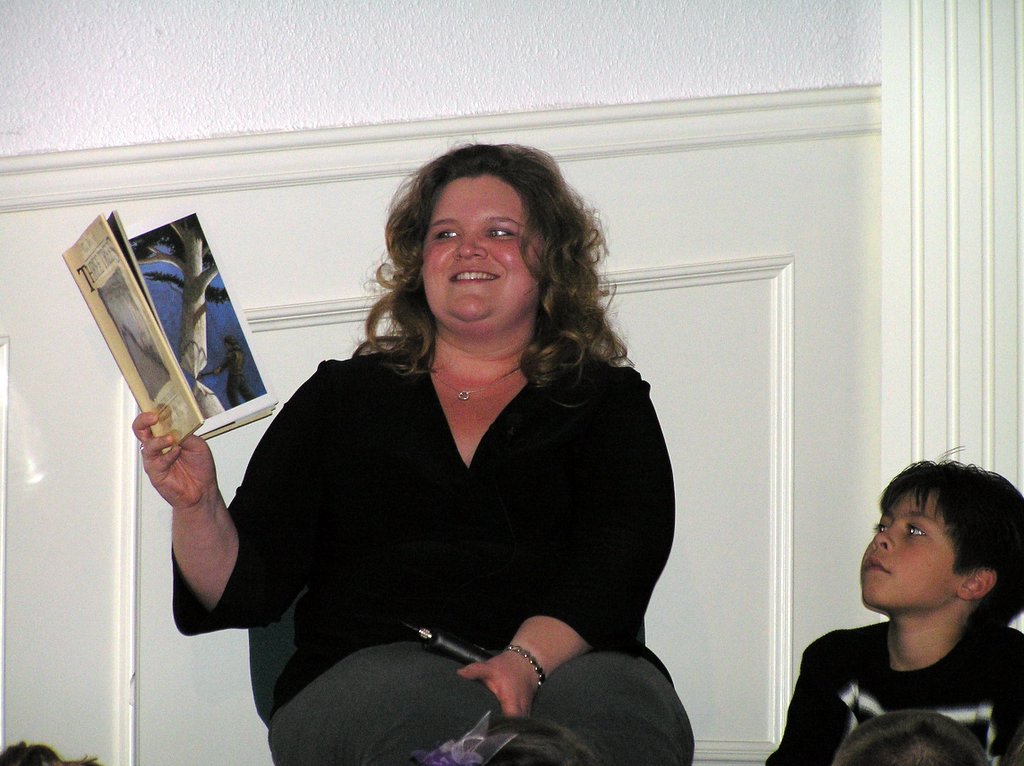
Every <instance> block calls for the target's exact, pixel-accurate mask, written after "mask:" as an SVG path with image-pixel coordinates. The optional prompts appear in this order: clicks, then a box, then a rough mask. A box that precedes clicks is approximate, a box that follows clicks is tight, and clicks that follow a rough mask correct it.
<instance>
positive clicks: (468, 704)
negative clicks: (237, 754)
mask: <svg viewBox="0 0 1024 766" xmlns="http://www.w3.org/2000/svg"><path fill="white" fill-rule="evenodd" d="M458 667H459V664H458V663H457V662H455V661H454V660H450V659H448V658H446V657H439V656H436V655H434V654H431V653H429V652H426V651H424V650H423V648H422V647H421V646H419V645H418V644H415V643H411V642H402V643H397V644H389V645H386V646H378V647H373V648H370V649H364V650H362V651H360V652H356V653H355V654H353V655H351V656H349V657H347V658H345V659H344V660H342V661H341V662H339V663H338V664H337V665H335V666H334V667H333V668H331V669H330V670H329V671H327V672H326V673H324V674H323V675H322V676H320V677H319V678H317V679H316V680H315V681H314V682H313V683H311V684H310V685H309V686H307V687H306V688H305V689H304V690H303V691H302V692H301V693H300V694H299V695H298V696H297V697H296V698H295V699H293V700H291V701H290V702H289V703H288V704H286V705H285V706H284V707H282V708H281V709H280V710H278V711H277V713H276V714H275V715H274V718H273V720H272V721H271V725H270V749H271V752H272V754H273V757H274V763H275V764H276V766H405V765H406V764H409V763H410V760H409V756H410V755H411V753H412V752H413V751H414V750H431V749H433V748H434V747H436V746H437V745H438V744H440V743H442V742H445V741H446V740H449V739H457V738H458V737H461V736H462V735H463V734H465V733H466V732H467V731H468V730H469V729H470V728H472V727H473V725H474V724H475V723H476V722H477V721H478V720H479V719H480V717H481V716H482V715H483V714H484V713H485V712H486V711H488V710H492V711H494V712H495V713H498V712H500V707H499V705H498V702H497V699H496V698H495V697H494V695H493V694H491V692H490V691H489V690H488V689H487V687H485V686H484V685H483V684H481V683H479V682H476V681H467V680H465V679H463V678H460V677H459V676H457V675H456V674H455V670H456V668H458ZM532 715H533V717H535V718H542V719H546V720H550V721H554V722H555V723H558V724H561V725H563V726H566V727H568V728H570V729H572V730H574V731H575V732H576V733H577V734H579V735H580V736H582V737H583V738H584V739H585V740H587V741H588V742H589V743H590V745H591V746H592V747H593V748H594V750H595V751H597V753H598V755H600V756H601V757H602V758H603V759H604V761H605V763H606V764H607V765H608V766H627V765H628V766H636V765H637V764H645V765H646V764H650V765H651V766H689V764H690V763H691V762H692V760H693V732H692V730H691V728H690V722H689V719H688V718H687V716H686V711H685V710H684V709H683V706H682V703H681V702H680V701H679V698H678V697H677V696H676V693H675V691H674V690H673V688H672V685H671V684H670V683H669V682H668V681H667V680H666V679H665V677H664V676H663V675H662V674H661V673H660V672H658V670H657V669H656V668H655V667H654V666H653V665H651V664H650V663H649V662H647V661H646V660H643V659H640V658H637V657H630V656H629V655H626V654H621V653H618V652H591V653H589V654H585V655H583V656H582V657H578V658H576V659H575V660H572V661H571V662H568V663H566V664H565V665H563V666H562V667H560V668H558V670H556V671H555V672H554V673H552V674H551V676H550V677H549V678H548V680H547V682H546V683H545V684H544V685H543V686H542V687H541V688H540V689H539V690H538V692H537V696H536V697H535V698H534V702H533V713H532Z"/></svg>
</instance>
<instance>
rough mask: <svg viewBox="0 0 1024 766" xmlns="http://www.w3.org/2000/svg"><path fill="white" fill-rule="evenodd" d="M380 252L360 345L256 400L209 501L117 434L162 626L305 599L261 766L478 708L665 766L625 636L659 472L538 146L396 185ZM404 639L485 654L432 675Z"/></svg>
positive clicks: (667, 478) (193, 450) (202, 452)
mask: <svg viewBox="0 0 1024 766" xmlns="http://www.w3.org/2000/svg"><path fill="white" fill-rule="evenodd" d="M386 240H387V259H386V261H385V263H384V264H383V265H382V266H381V268H380V269H378V281H379V282H380V284H381V285H382V287H383V288H384V293H383V296H382V297H381V298H380V300H379V301H378V302H377V304H376V305H375V307H374V308H373V309H372V311H371V313H370V316H369V317H368V319H367V328H366V340H365V341H364V342H363V343H362V345H361V346H360V347H359V348H358V349H357V351H356V354H355V355H354V356H353V358H352V359H349V360H347V361H341V362H338V361H329V362H324V363H322V364H321V366H320V368H319V369H318V370H317V372H316V374H315V375H313V377H312V378H310V380H308V381H307V382H306V383H305V384H304V385H303V386H302V387H301V388H300V389H299V390H298V391H297V392H296V394H295V396H294V397H293V398H292V399H291V400H290V401H289V402H288V404H287V405H285V407H283V408H282V410H281V412H280V413H279V414H278V416H277V417H276V418H275V420H274V421H273V423H272V424H271V426H270V428H269V429H268V431H267V433H266V435H265V436H264V438H263V440H262V441H261V443H260V445H259V446H258V447H257V449H256V451H255V452H254V454H253V457H252V460H251V462H250V464H249V467H248V469H247V471H246V475H245V479H244V481H243V484H242V486H241V487H240V488H239V490H238V492H237V493H236V496H235V499H234V500H233V501H232V504H231V507H230V509H229V508H228V507H227V506H226V505H225V502H224V500H223V498H222V497H221V495H220V492H219V490H218V488H217V483H216V475H215V469H214V465H213V461H212V458H211V455H210V452H209V449H208V448H207V447H206V445H205V443H204V442H203V441H202V440H201V439H192V438H190V439H186V440H183V441H182V442H181V444H180V446H171V440H170V439H169V438H153V436H152V434H151V432H150V430H149V428H150V426H151V425H152V424H153V423H154V422H155V417H154V416H153V415H151V414H144V415H141V416H140V417H139V419H138V420H137V421H136V423H135V432H136V434H137V436H138V438H139V439H140V441H141V442H142V444H143V460H144V465H145V469H146V472H147V474H148V475H149V477H150V480H151V481H152V482H153V484H154V486H155V487H156V488H157V490H158V491H159V492H160V493H161V495H162V496H163V497H164V498H165V499H166V500H167V501H168V502H169V503H170V504H171V506H172V507H173V509H174V512H173V519H172V530H173V547H174V560H175V604H174V608H175V618H176V620H177V623H178V626H179V628H180V629H181V630H182V631H184V632H186V633H196V632H203V631H209V630H216V629H220V628H224V627H247V626H252V625H261V624H267V623H268V622H271V621H273V620H275V619H277V617H278V616H279V615H280V614H281V613H282V612H283V611H284V610H285V609H286V608H287V607H288V605H289V604H290V603H291V602H292V600H294V599H295V597H296V596H297V595H298V594H299V593H300V592H302V591H303V589H305V592H304V593H303V595H302V596H301V597H300V600H299V603H298V607H297V611H296V618H295V620H296V645H297V651H296V654H295V656H294V657H293V658H292V660H291V662H290V663H289V665H288V666H287V668H286V669H285V671H284V672H283V674H282V676H281V678H280V679H279V681H278V684H277V688H276V693H275V711H276V712H275V714H274V718H273V721H272V723H271V732H270V739H271V749H272V751H273V753H274V758H275V763H278V764H290V763H344V764H348V763H352V764H356V763H372V764H377V763H379V764H388V765H389V766H391V764H395V763H402V762H403V760H402V758H401V754H402V753H404V754H405V758H408V754H409V753H410V752H411V751H412V750H413V749H415V748H416V747H420V746H422V745H423V744H424V743H427V742H429V741H430V740H431V738H433V739H434V740H436V741H443V740H445V739H448V738H450V737H452V736H456V735H457V734H458V733H460V732H464V731H466V730H467V729H468V728H469V727H470V726H471V725H472V724H473V723H474V722H475V721H476V720H478V719H479V717H480V715H481V712H482V711H483V710H487V709H491V708H499V709H500V710H501V712H503V713H505V714H506V715H513V716H523V715H530V714H533V715H536V716H537V717H540V718H546V719H549V720H552V721H555V722H556V723H559V724H561V725H564V726H567V727H569V728H571V729H574V730H576V731H577V732H579V733H580V734H581V735H582V736H584V737H586V738H589V739H590V740H591V742H592V743H593V745H594V747H595V749H596V750H598V751H599V753H600V754H601V755H603V756H604V757H605V758H606V760H607V761H608V762H609V763H611V764H616V763H637V762H643V763H658V764H675V763H689V762H690V759H691V756H692V735H691V733H690V730H689V724H688V722H687V720H686V715H685V712H684V711H683V708H682V706H681V704H680V703H679V700H678V698H677V697H676V696H675V693H674V691H673V690H672V688H671V685H670V683H669V682H668V681H667V679H666V678H665V676H664V675H663V674H662V673H661V672H659V671H658V669H657V667H656V664H657V663H656V659H655V658H653V655H650V653H649V652H646V650H644V649H643V647H642V646H641V645H640V643H639V642H638V641H637V639H636V636H637V634H638V631H639V629H640V627H641V625H642V620H643V614H644V610H645V609H646V606H647V602H648V599H649V598H650V594H651V591H652V589H653V587H654V584H655V581H656V580H657V578H658V575H659V574H660V572H661V569H662V568H663V566H664V564H665V561H666V559H667V556H668V552H669V547H670V545H671V537H672V532H673V529H674V520H673V502H674V501H673V497H674V493H673V488H672V475H671V467H670V465H669V460H668V455H667V450H666V448H665V444H664V439H663V437H662V434H661V430H660V427H659V425H658V421H657V417H656V415H655V413H654V409H653V407H652V405H651V402H650V399H649V396H648V390H649V387H648V385H647V384H646V383H645V382H644V381H643V380H642V379H641V378H640V376H639V375H638V374H637V373H636V372H635V371H634V370H632V369H631V368H630V367H628V366H627V360H626V352H625V348H624V346H623V344H622V342H621V341H620V340H619V338H618V337H617V335H616V334H615V333H614V331H613V330H612V329H611V327H610V325H609V323H608V320H607V317H606V313H605V309H604V304H603V299H604V294H603V293H602V290H601V288H600V285H599V281H598V274H597V264H598V262H599V260H600V258H601V257H602V256H603V255H604V238H603V236H602V234H601V231H600V227H599V225H598V223H597V220H596V217H595V216H594V215H593V214H592V213H591V212H590V211H589V210H588V209H587V208H586V206H585V205H584V204H583V203H582V201H581V200H580V199H579V198H578V197H577V195H576V194H575V193H574V192H573V191H572V190H571V189H570V188H569V187H568V186H567V185H566V184H565V181H564V180H563V179H562V177H561V174H560V173H559V171H558V168H557V166H556V165H555V163H554V161H553V160H551V158H550V157H548V156H547V155H545V154H543V153H541V152H537V151H535V150H532V149H527V148H524V147H516V146H487V145H473V146H466V147H461V148H457V149H455V150H453V151H451V152H448V153H447V154H445V155H443V156H441V157H439V158H438V159H436V160H434V161H432V162H431V163H429V164H428V165H426V166H425V167H424V168H422V169H421V170H420V171H419V172H418V173H416V174H415V175H414V176H413V177H412V178H411V179H410V180H409V181H408V182H407V183H406V185H405V186H404V187H403V188H402V189H401V190H400V191H399V193H398V195H397V196H396V198H395V201H394V202H393V203H392V209H391V213H390V216H389V220H388V224H387V229H386ZM168 447H170V449H169V450H168V451H166V452H165V451H164V450H167V448H168ZM410 624H411V625H417V626H418V625H423V626H427V627H430V628H432V629H443V630H447V631H450V632H452V633H455V634H457V635H459V636H460V637H462V638H463V639H466V640H468V641H470V642H472V643H475V644H477V645H480V646H484V647H487V648H488V649H491V650H493V651H494V652H495V654H494V656H493V657H492V658H491V659H489V660H487V661H485V662H478V663H473V664H470V665H468V666H466V667H459V664H458V663H455V662H454V661H452V660H449V659H447V658H444V657H438V656H435V655H432V654H429V653H426V652H422V651H420V650H419V647H417V646H416V644H415V643H411V642H410V638H412V637H413V636H412V634H411V633H410V631H409V629H408V627H406V626H407V625H410Z"/></svg>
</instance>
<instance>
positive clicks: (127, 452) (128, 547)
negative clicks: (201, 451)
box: [114, 381, 143, 766]
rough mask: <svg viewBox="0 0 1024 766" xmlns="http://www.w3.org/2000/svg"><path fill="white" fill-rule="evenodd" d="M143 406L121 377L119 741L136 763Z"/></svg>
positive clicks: (126, 760)
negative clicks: (136, 423) (134, 432)
mask: <svg viewBox="0 0 1024 766" xmlns="http://www.w3.org/2000/svg"><path fill="white" fill-rule="evenodd" d="M138 412H139V408H138V405H137V404H136V403H135V399H134V398H133V397H132V393H131V390H130V389H129V388H128V384H127V383H125V382H124V381H121V425H120V428H119V429H118V432H119V433H122V434H125V439H124V441H123V442H122V443H121V445H120V446H121V470H120V481H119V482H118V486H119V487H121V493H122V494H121V514H120V520H121V545H120V558H121V562H120V566H119V567H118V570H117V571H118V572H120V574H121V583H120V588H119V591H118V596H119V598H120V609H119V611H120V615H121V617H120V635H119V636H118V647H117V649H118V653H119V660H118V665H117V667H118V677H117V679H116V684H117V685H116V689H117V696H116V699H115V709H116V710H117V711H118V715H117V720H118V727H117V730H116V731H115V733H114V734H115V741H116V744H117V747H118V755H119V758H120V760H119V763H123V764H126V766H135V764H136V763H137V762H138V747H137V743H138V701H139V697H138V692H137V690H136V688H137V687H136V678H137V673H138V669H139V662H138V657H139V637H140V634H141V630H140V626H139V574H140V573H139V529H140V524H141V518H140V515H141V514H140V508H141V494H140V493H141V485H140V483H141V481H142V480H143V478H142V461H141V459H140V452H139V444H138V442H137V441H136V440H135V439H134V438H133V437H132V436H131V422H132V421H133V420H134V419H135V416H136V415H137V414H138Z"/></svg>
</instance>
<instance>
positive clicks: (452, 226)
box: [423, 175, 538, 345]
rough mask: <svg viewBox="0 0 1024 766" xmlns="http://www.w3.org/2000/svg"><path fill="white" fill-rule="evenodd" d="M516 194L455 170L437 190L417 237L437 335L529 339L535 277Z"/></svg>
mask: <svg viewBox="0 0 1024 766" xmlns="http://www.w3.org/2000/svg"><path fill="white" fill-rule="evenodd" d="M524 236H525V217H524V212H523V203H522V200H520V198H519V194H518V193H517V192H516V190H515V189H513V188H512V187H511V186H509V185H508V184H507V183H505V182H504V181H502V180H501V179H499V178H497V177H495V176H490V175H484V176H477V177H474V178H459V179H456V180H454V181H452V182H451V183H449V184H448V185H447V186H446V187H444V190H443V191H442V192H441V195H440V197H439V198H438V200H437V204H436V205H435V206H434V212H433V215H432V216H431V219H430V226H429V228H428V229H427V235H426V239H425V240H424V242H423V284H424V289H425V291H426V296H427V303H428V305H429V306H430V311H431V313H433V315H434V318H435V320H436V321H437V325H438V333H439V336H442V337H445V338H447V339H449V340H456V341H457V340H459V339H462V340H471V339H472V340H493V341H495V342H499V343H503V344H504V343H508V342H513V343H519V342H521V343H522V344H523V345H525V344H526V343H528V342H529V341H530V339H531V338H532V337H533V329H534V321H535V317H536V315H537V302H538V289H537V280H536V279H535V278H534V276H533V274H531V273H530V270H529V269H528V268H527V266H526V263H525V262H524V261H523V254H524V253H525V254H526V257H527V258H532V257H535V253H536V247H535V244H536V243H525V242H524V241H523V237H524Z"/></svg>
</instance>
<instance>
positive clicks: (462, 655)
mask: <svg viewBox="0 0 1024 766" xmlns="http://www.w3.org/2000/svg"><path fill="white" fill-rule="evenodd" d="M402 624H403V625H405V627H407V628H410V629H412V630H415V631H416V633H417V634H418V635H419V637H420V638H421V639H422V640H423V648H424V649H427V650H428V651H431V652H434V653H435V654H441V655H444V656H445V657H451V658H452V659H453V660H458V661H459V662H464V663H466V664H467V665H469V664H470V663H473V662H486V661H487V660H489V659H491V657H493V656H494V655H493V654H491V653H490V652H489V651H487V650H486V649H483V648H481V647H479V646H477V645H476V644H471V643H469V641H464V640H462V639H461V638H459V637H458V636H453V635H452V634H451V633H445V632H444V631H440V630H432V629H430V628H417V627H416V626H415V625H410V624H409V623H407V622H403V623H402Z"/></svg>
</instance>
